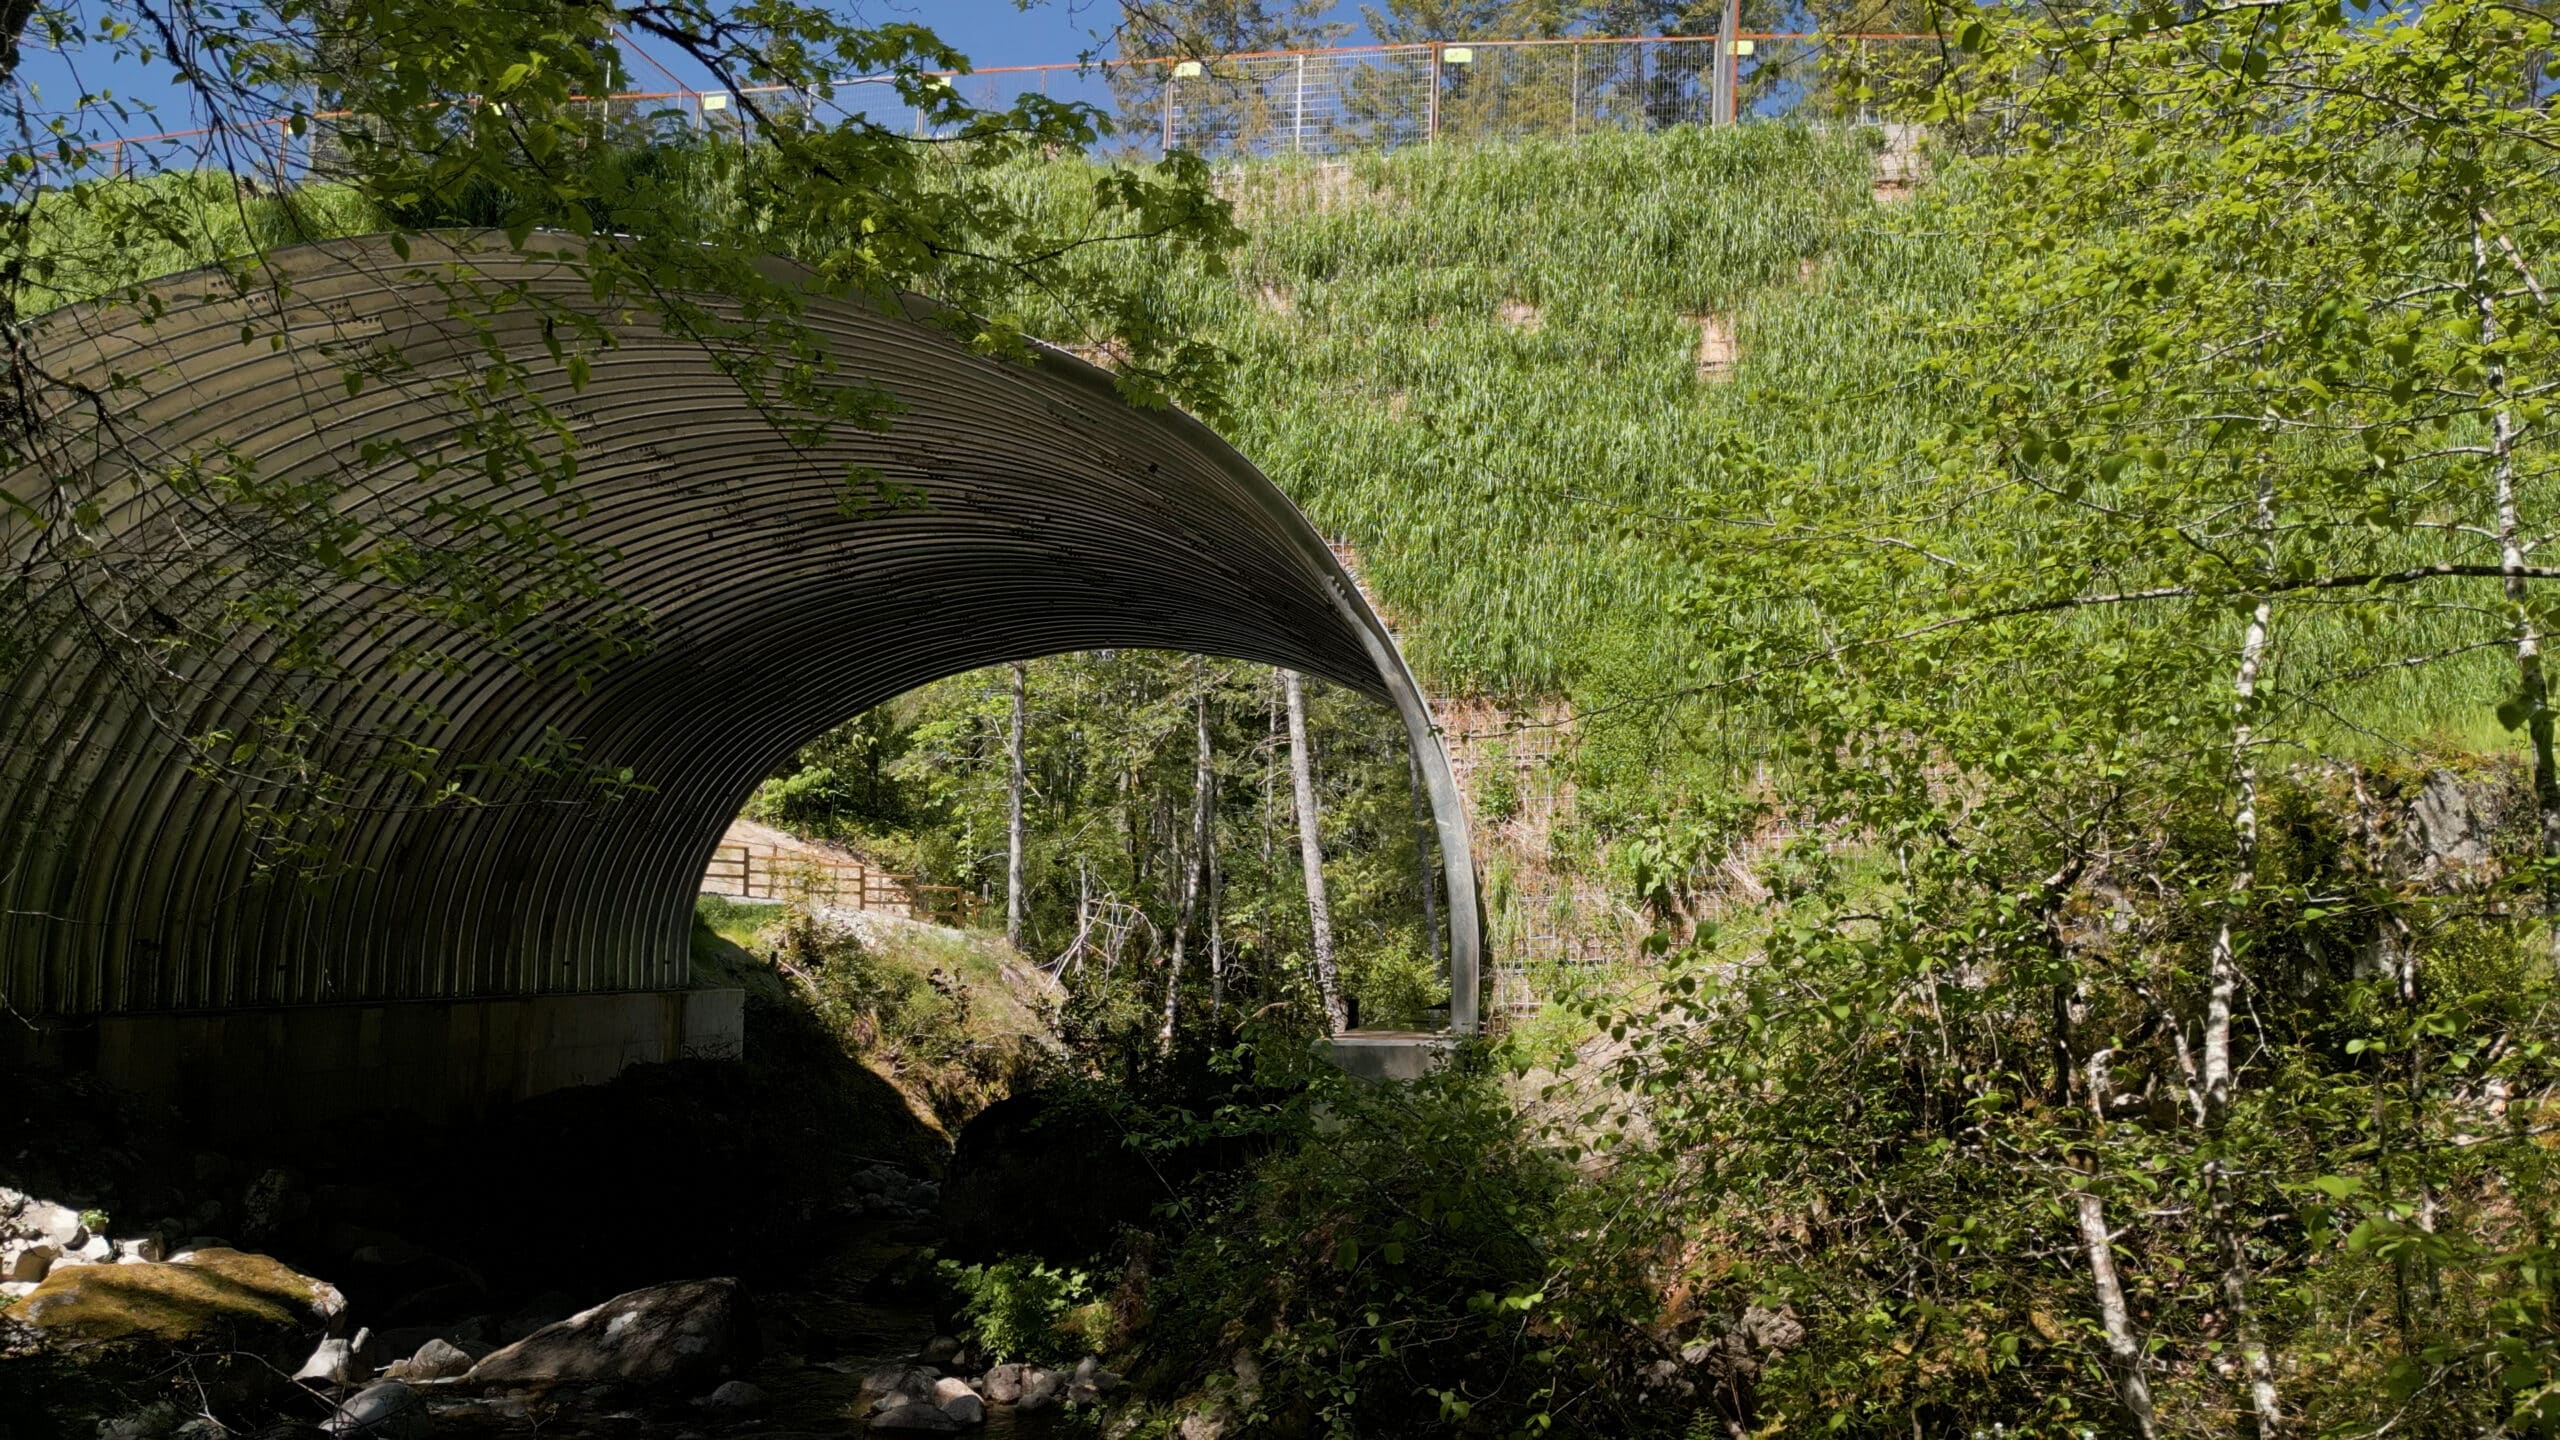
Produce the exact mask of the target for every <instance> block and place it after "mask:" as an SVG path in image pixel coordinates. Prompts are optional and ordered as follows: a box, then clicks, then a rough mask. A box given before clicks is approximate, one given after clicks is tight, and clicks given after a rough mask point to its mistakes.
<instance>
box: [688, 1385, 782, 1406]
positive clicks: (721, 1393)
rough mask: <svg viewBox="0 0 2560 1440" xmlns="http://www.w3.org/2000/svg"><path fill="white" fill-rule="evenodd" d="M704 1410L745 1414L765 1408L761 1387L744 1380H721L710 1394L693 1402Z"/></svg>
mask: <svg viewBox="0 0 2560 1440" xmlns="http://www.w3.org/2000/svg"><path fill="white" fill-rule="evenodd" d="M693 1403H694V1404H696V1405H698V1406H701V1407H702V1408H703V1409H705V1410H721V1411H727V1412H730V1413H732V1414H747V1413H750V1412H753V1411H757V1410H762V1409H763V1408H764V1407H765V1394H764V1390H763V1387H761V1386H757V1385H751V1384H748V1383H747V1382H746V1381H744V1380H723V1381H721V1382H720V1384H719V1386H718V1388H716V1389H714V1390H713V1391H712V1392H711V1393H710V1394H708V1395H705V1396H703V1397H702V1398H701V1399H699V1400H696V1401H694V1402H693Z"/></svg>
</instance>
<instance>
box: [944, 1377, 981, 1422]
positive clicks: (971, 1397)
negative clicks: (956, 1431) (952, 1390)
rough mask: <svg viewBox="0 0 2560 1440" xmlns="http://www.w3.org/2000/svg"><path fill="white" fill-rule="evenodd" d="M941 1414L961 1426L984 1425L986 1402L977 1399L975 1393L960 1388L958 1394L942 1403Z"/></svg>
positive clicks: (966, 1388)
mask: <svg viewBox="0 0 2560 1440" xmlns="http://www.w3.org/2000/svg"><path fill="white" fill-rule="evenodd" d="M942 1413H943V1414H945V1415H948V1416H950V1417H951V1418H952V1419H954V1420H957V1421H959V1422H960V1423H961V1424H963V1425H984V1424H985V1423H987V1402H986V1401H984V1400H981V1399H979V1398H978V1392H977V1391H975V1390H972V1389H969V1388H968V1387H967V1386H962V1387H961V1389H960V1393H959V1394H957V1395H954V1396H952V1397H951V1398H950V1399H948V1400H945V1401H943V1402H942Z"/></svg>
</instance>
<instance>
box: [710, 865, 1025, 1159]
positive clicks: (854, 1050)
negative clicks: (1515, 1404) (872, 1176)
mask: <svg viewBox="0 0 2560 1440" xmlns="http://www.w3.org/2000/svg"><path fill="white" fill-rule="evenodd" d="M695 916H696V921H697V923H696V924H695V926H694V931H693V960H694V983H695V984H697V985H717V986H729V985H734V986H739V987H741V988H743V989H745V990H746V991H747V994H748V996H749V998H750V1000H751V1001H761V1002H767V1003H771V1004H773V1005H775V1006H777V1007H782V1006H786V1005H787V1006H788V1007H789V1008H792V1009H794V1010H806V1009H807V1008H808V1006H807V1003H806V1002H807V1000H808V998H809V997H808V996H807V995H806V994H805V993H803V992H801V991H798V990H795V989H794V988H793V987H794V984H795V982H794V980H793V979H792V978H791V977H790V976H788V975H786V974H785V973H784V971H783V970H782V969H781V968H780V967H779V966H778V965H777V964H776V963H775V961H774V959H773V958H772V957H773V954H774V945H773V941H774V938H775V936H774V935H773V933H772V932H773V931H774V929H775V927H776V926H778V925H779V924H781V923H782V921H783V919H784V917H785V912H784V910H783V907H781V906H777V905H755V904H745V903H740V902H737V901H733V900H729V899H726V898H724V897H721V896H716V895H706V896H704V897H702V899H701V901H700V903H699V905H698V907H697V909H696V911H695ZM863 948H864V952H865V955H866V956H867V958H868V959H869V960H870V961H872V962H873V963H875V964H877V965H878V966H880V967H881V968H882V969H883V970H885V971H887V972H890V973H891V974H892V975H894V976H895V977H897V978H898V979H899V980H902V981H906V982H911V983H910V984H909V985H907V986H904V987H902V988H908V989H912V990H916V991H929V990H930V988H931V986H930V980H929V977H931V976H932V975H934V974H935V973H937V972H940V973H943V974H947V975H949V976H952V977H955V978H956V979H957V980H958V981H959V982H960V984H961V985H962V986H963V987H965V989H966V991H967V994H968V997H969V999H968V1006H967V1009H966V1011H965V1014H964V1015H962V1016H960V1017H959V1018H958V1023H957V1024H956V1025H952V1026H949V1027H948V1028H949V1030H950V1032H951V1033H948V1034H938V1035H936V1036H935V1037H934V1038H935V1039H936V1040H937V1041H938V1042H942V1043H941V1044H939V1045H937V1047H936V1049H937V1051H939V1050H942V1049H947V1048H951V1047H953V1046H966V1047H970V1048H972V1049H975V1050H979V1051H983V1052H984V1053H986V1054H988V1055H991V1056H1010V1055H1014V1054H1017V1053H1021V1052H1024V1051H1028V1050H1033V1049H1038V1048H1044V1047H1046V1046H1048V1045H1051V1044H1053V1043H1054V1037H1055V1032H1054V1030H1053V1029H1052V1028H1051V1026H1050V1024H1049V1021H1048V1019H1047V1018H1046V1016H1045V1014H1044V1012H1043V1009H1042V995H1043V992H1044V991H1045V989H1046V982H1045V981H1043V980H1042V979H1041V978H1040V977H1039V976H1037V975H1036V974H1034V973H1033V972H1032V971H1031V970H1030V968H1029V967H1028V966H1027V965H1025V964H1024V962H1023V961H1022V958H1021V957H1020V956H1018V955H1016V954H1015V953H1014V952H1013V948H1012V947H1011V946H1009V945H1007V944H1006V943H1005V941H1004V937H1003V936H1001V935H995V934H987V933H981V932H976V931H964V930H953V929H949V928H947V927H944V926H939V925H926V924H921V923H907V922H890V923H887V924H884V925H881V926H878V927H874V928H872V929H871V930H870V931H869V932H868V933H867V935H866V943H865V945H864V947H863ZM826 1013H827V1012H826V1011H825V1010H824V1007H820V1011H819V1014H820V1016H821V1017H822V1018H823V1017H824V1015H825V1014H826ZM948 1013H949V1012H947V1011H944V1010H941V1009H936V1010H935V1011H934V1012H933V1015H931V1016H919V1017H918V1020H919V1023H938V1022H939V1021H940V1020H941V1019H943V1018H944V1017H947V1016H948ZM836 1038H837V1042H838V1043H839V1044H840V1045H841V1047H842V1048H843V1050H844V1051H845V1052H846V1053H847V1054H850V1055H852V1056H853V1057H854V1058H856V1059H857V1060H859V1061H860V1062H861V1063H862V1064H863V1065H864V1066H865V1067H866V1068H868V1069H869V1070H871V1072H872V1073H874V1074H876V1075H878V1076H879V1077H880V1078H881V1079H883V1080H886V1081H887V1082H889V1084H891V1085H892V1086H895V1087H896V1088H897V1090H898V1092H899V1093H900V1094H901V1095H903V1096H904V1097H905V1098H906V1101H907V1106H908V1108H909V1109H910V1110H911V1111H912V1112H913V1114H914V1116H915V1118H916V1119H917V1120H918V1121H920V1122H921V1123H922V1124H924V1125H925V1126H926V1127H928V1128H930V1129H932V1130H934V1131H936V1132H937V1133H941V1132H945V1131H946V1130H947V1129H948V1128H949V1124H948V1122H950V1121H951V1120H953V1119H954V1118H955V1117H954V1116H953V1115H951V1114H950V1113H948V1112H949V1111H950V1110H951V1109H952V1106H951V1105H950V1104H949V1103H948V1099H947V1096H948V1092H950V1091H951V1090H953V1089H954V1088H955V1086H962V1085H964V1083H965V1079H966V1077H962V1076H959V1075H957V1074H956V1073H944V1072H946V1071H950V1070H952V1068H953V1067H952V1066H951V1064H950V1063H949V1061H948V1058H947V1057H942V1056H936V1057H933V1058H927V1057H923V1056H917V1055H907V1054H901V1053H898V1052H897V1051H896V1050H895V1049H894V1048H892V1047H888V1046H884V1045H882V1044H880V1043H879V1037H877V1036H876V1035H875V1034H872V1033H870V1032H869V1031H865V1032H863V1033H858V1034H843V1035H838V1036H837V1037H836ZM937 1091H939V1092H944V1095H945V1103H944V1104H942V1105H940V1106H937V1105H936V1103H935V1100H936V1093H937Z"/></svg>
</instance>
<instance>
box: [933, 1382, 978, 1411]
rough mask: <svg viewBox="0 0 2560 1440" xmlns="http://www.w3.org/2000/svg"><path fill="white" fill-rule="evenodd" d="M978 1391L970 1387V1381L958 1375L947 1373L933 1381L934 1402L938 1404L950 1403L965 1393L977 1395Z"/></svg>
mask: <svg viewBox="0 0 2560 1440" xmlns="http://www.w3.org/2000/svg"><path fill="white" fill-rule="evenodd" d="M977 1393H978V1392H977V1391H975V1390H972V1389H970V1388H969V1382H968V1381H966V1380H963V1379H961V1378H960V1377H959V1376H957V1375H945V1376H943V1377H942V1378H941V1379H939V1380H936V1381H934V1382H933V1403H934V1404H936V1405H948V1404H950V1403H951V1402H952V1401H954V1400H957V1399H959V1398H960V1397H961V1396H963V1395H975V1394H977Z"/></svg>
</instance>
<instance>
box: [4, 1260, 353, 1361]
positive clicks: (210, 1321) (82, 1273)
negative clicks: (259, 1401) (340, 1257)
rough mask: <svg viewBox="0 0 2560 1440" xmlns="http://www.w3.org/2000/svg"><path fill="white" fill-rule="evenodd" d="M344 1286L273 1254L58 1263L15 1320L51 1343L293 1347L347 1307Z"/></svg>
mask: <svg viewBox="0 0 2560 1440" xmlns="http://www.w3.org/2000/svg"><path fill="white" fill-rule="evenodd" d="M346 1303H347V1302H346V1297H344V1296H342V1295H340V1294H339V1293H338V1291H337V1289H336V1287H334V1286H332V1285H329V1284H327V1283H326V1282H323V1281H319V1280H314V1279H312V1278H311V1277H310V1276H308V1275H304V1274H300V1273H298V1272H296V1271H294V1270H292V1269H290V1268H288V1267H287V1266H285V1265H284V1264H282V1263H281V1262H279V1261H276V1260H272V1259H270V1258H268V1257H267V1256H264V1255H250V1254H245V1253H243V1252H241V1251H238V1250H201V1251H198V1252H196V1253H195V1255H194V1257H193V1258H191V1259H189V1260H188V1261H186V1262H185V1263H183V1264H178V1263H151V1262H145V1263H139V1264H133V1265H72V1266H68V1267H65V1266H63V1265H61V1264H59V1263H57V1264H56V1265H55V1266H54V1268H53V1271H52V1273H50V1274H48V1275H47V1276H46V1277H45V1280H44V1283H43V1284H41V1285H38V1286H37V1287H36V1288H35V1289H34V1290H33V1291H32V1292H30V1293H29V1294H28V1295H26V1296H25V1297H24V1298H22V1299H20V1300H18V1301H17V1302H16V1303H15V1304H13V1305H11V1306H10V1307H9V1309H8V1312H7V1313H8V1316H9V1318H11V1319H13V1320H16V1321H18V1322H20V1323H21V1324H24V1325H26V1326H27V1327H28V1328H29V1329H31V1330H33V1331H35V1332H36V1333H37V1334H38V1335H40V1336H42V1337H44V1338H46V1339H48V1340H52V1341H57V1342H68V1343H72V1344H82V1345H88V1344H113V1343H119V1342H129V1341H154V1342H158V1343H161V1344H169V1345H188V1346H213V1345H226V1346H229V1347H231V1348H236V1349H243V1350H257V1351H260V1352H262V1353H263V1352H268V1351H273V1350H275V1349H277V1347H278V1346H279V1345H283V1346H285V1347H286V1350H287V1353H286V1355H285V1357H284V1359H285V1363H290V1356H291V1354H297V1353H300V1341H301V1339H302V1337H304V1336H305V1335H307V1334H309V1333H310V1332H311V1331H313V1330H317V1329H320V1328H323V1327H325V1326H326V1325H327V1324H328V1323H329V1321H331V1320H332V1319H334V1318H336V1317H337V1315H338V1314H339V1312H340V1311H342V1310H344V1309H345V1308H346Z"/></svg>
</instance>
